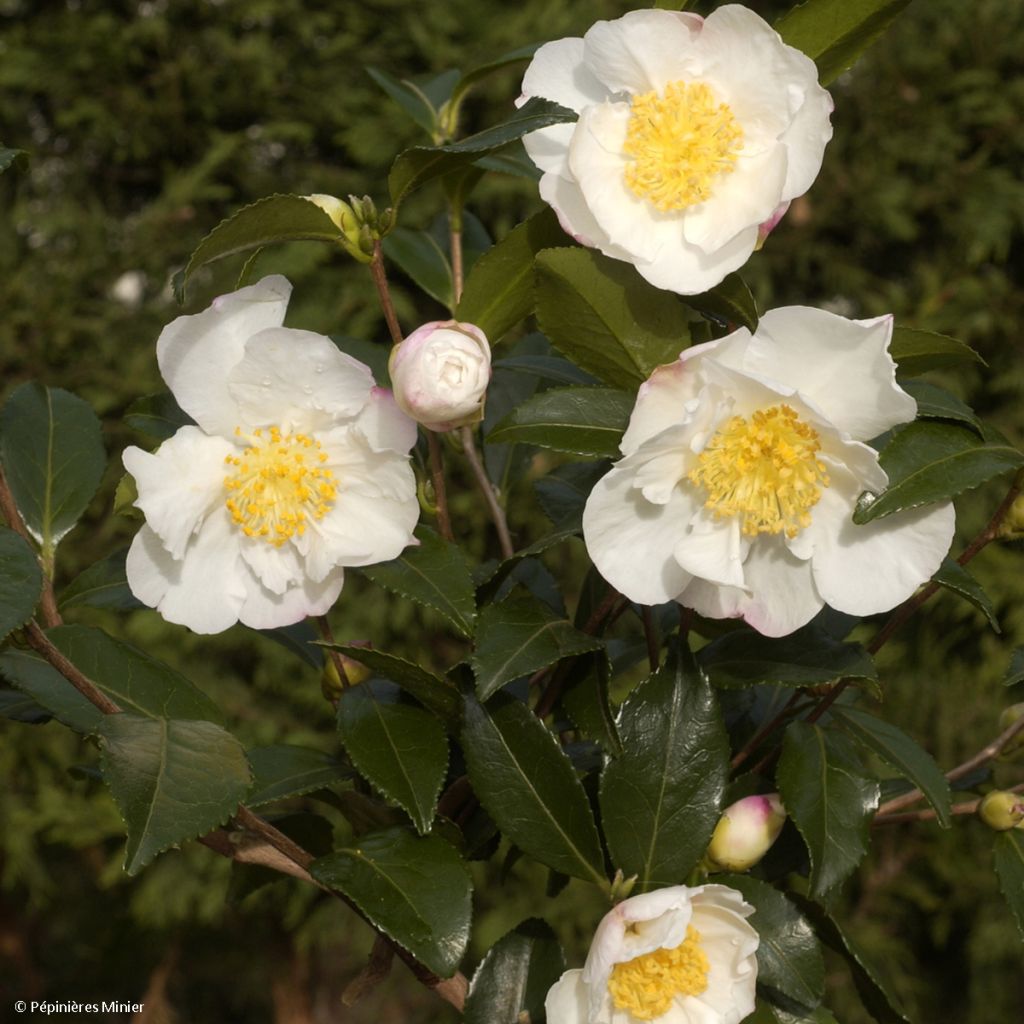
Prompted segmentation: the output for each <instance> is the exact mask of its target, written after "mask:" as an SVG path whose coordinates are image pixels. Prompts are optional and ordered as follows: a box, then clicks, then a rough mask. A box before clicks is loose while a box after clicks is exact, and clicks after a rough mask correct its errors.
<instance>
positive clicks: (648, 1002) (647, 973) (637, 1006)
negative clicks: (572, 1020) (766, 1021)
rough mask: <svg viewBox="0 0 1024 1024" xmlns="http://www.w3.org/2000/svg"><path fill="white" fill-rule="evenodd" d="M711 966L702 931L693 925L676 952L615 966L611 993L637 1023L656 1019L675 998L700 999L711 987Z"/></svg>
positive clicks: (661, 951)
mask: <svg viewBox="0 0 1024 1024" xmlns="http://www.w3.org/2000/svg"><path fill="white" fill-rule="evenodd" d="M709 969H710V964H709V963H708V958H707V956H706V955H705V953H704V950H703V949H701V947H700V932H698V931H697V930H696V929H695V928H694V927H693V926H692V925H690V926H689V927H688V928H687V929H686V939H685V940H684V941H683V942H682V943H681V944H680V945H678V946H676V947H675V949H656V950H655V951H654V952H653V953H645V954H644V955H643V956H638V957H636V958H635V959H633V960H627V961H626V962H625V963H622V964H616V965H615V966H614V967H613V968H612V973H611V977H610V978H609V979H608V992H609V993H610V995H611V997H612V1001H613V1002H614V1003H615V1005H616V1007H618V1009H620V1010H628V1011H629V1012H630V1013H631V1014H632V1015H633V1016H634V1017H636V1019H637V1020H656V1019H657V1018H658V1017H660V1016H661V1015H662V1014H663V1013H665V1012H667V1011H668V1009H669V1007H670V1006H671V1005H672V1001H673V1000H674V999H675V997H676V996H699V995H700V994H701V992H703V991H704V990H705V989H706V988H707V987H708V970H709Z"/></svg>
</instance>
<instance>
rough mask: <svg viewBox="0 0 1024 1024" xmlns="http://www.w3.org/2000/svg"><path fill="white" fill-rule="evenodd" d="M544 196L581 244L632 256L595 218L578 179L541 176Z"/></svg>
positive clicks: (612, 254) (623, 257)
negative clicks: (577, 182)
mask: <svg viewBox="0 0 1024 1024" xmlns="http://www.w3.org/2000/svg"><path fill="white" fill-rule="evenodd" d="M574 127H575V126H574ZM540 197H541V199H543V200H544V202H546V203H547V204H548V205H549V206H550V207H551V208H552V209H553V210H554V211H555V214H556V216H557V217H558V223H559V224H560V225H561V227H562V230H563V231H564V232H565V233H566V234H567V235H569V236H570V237H571V238H574V239H575V240H576V241H577V242H579V243H580V245H586V246H589V247H591V248H596V249H600V250H601V252H603V253H604V254H605V256H610V257H611V258H612V259H616V260H629V259H630V255H629V253H628V252H626V250H625V249H623V248H622V247H621V246H618V245H613V244H612V241H611V239H610V238H609V237H608V233H607V232H606V231H605V230H604V228H602V227H601V226H600V224H598V223H597V221H596V220H595V219H594V215H593V214H592V213H591V212H590V207H589V206H587V201H586V199H585V198H584V197H583V193H582V192H581V191H580V187H579V185H578V184H576V182H575V181H569V180H566V179H565V178H559V177H557V176H556V175H554V174H545V175H544V177H543V178H541V179H540Z"/></svg>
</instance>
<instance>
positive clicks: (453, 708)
mask: <svg viewBox="0 0 1024 1024" xmlns="http://www.w3.org/2000/svg"><path fill="white" fill-rule="evenodd" d="M322 646H324V647H328V648H332V649H333V650H336V651H341V653H342V654H346V655H348V657H350V658H354V659H355V660H356V661H360V662H362V663H363V664H364V665H365V666H366V667H367V668H368V669H370V671H371V672H374V673H375V674H376V675H379V676H382V677H383V678H384V679H389V680H391V682H393V683H397V684H398V685H399V686H400V687H401V688H402V689H403V690H405V692H406V693H408V694H409V695H410V696H412V697H415V698H416V699H417V700H418V701H419V702H420V703H421V704H422V705H423V706H424V707H426V708H429V709H430V710H431V711H433V712H434V714H435V715H437V716H438V717H439V718H440V719H441V720H442V721H444V722H445V723H446V724H448V725H449V726H453V725H454V724H455V723H456V722H458V719H459V715H460V713H461V709H462V698H461V697H460V696H459V691H458V690H457V689H456V688H455V687H454V686H452V684H451V683H449V682H447V681H445V680H444V679H442V678H441V677H440V676H436V675H434V673H433V672H428V671H427V670H426V669H425V668H422V667H421V666H419V665H417V664H415V663H413V662H411V661H406V660H405V659H404V658H399V657H398V656H397V655H394V654H388V653H387V652H386V651H377V650H374V649H373V648H372V647H359V646H357V645H356V644H340V643H339V644H323V645H322Z"/></svg>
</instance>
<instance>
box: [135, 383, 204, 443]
mask: <svg viewBox="0 0 1024 1024" xmlns="http://www.w3.org/2000/svg"><path fill="white" fill-rule="evenodd" d="M124 421H125V423H127V424H128V426H129V427H131V428H132V430H138V431H139V432H140V433H142V434H148V435H149V436H150V437H154V438H156V439H157V440H158V441H166V440H167V438H169V437H173V435H174V434H176V433H177V432H178V431H179V430H180V429H181V428H182V427H185V426H188V424H190V423H192V422H193V420H192V417H191V416H189V415H188V413H186V412H185V411H184V410H183V409H182V408H181V406H179V405H178V403H177V402H176V401H175V398H174V395H172V394H171V393H170V391H161V392H159V393H158V394H155V395H145V396H144V397H142V398H136V399H135V401H134V402H132V404H131V405H129V406H128V408H127V409H126V410H125V414H124Z"/></svg>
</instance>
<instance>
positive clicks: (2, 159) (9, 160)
mask: <svg viewBox="0 0 1024 1024" xmlns="http://www.w3.org/2000/svg"><path fill="white" fill-rule="evenodd" d="M27 157H28V153H27V152H26V151H25V150H23V149H11V148H9V147H8V146H4V145H0V174H3V173H4V171H6V170H9V169H10V168H11V167H13V166H14V165H15V164H24V163H25V162H26V158H27Z"/></svg>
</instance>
